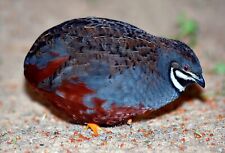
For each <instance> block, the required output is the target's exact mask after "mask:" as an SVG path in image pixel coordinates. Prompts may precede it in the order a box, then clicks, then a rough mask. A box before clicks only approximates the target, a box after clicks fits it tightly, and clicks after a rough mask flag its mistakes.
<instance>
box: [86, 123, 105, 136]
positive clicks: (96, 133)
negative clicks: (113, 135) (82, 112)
mask: <svg viewBox="0 0 225 153" xmlns="http://www.w3.org/2000/svg"><path fill="white" fill-rule="evenodd" d="M88 128H90V129H91V130H92V131H93V133H94V134H93V135H94V136H99V131H101V130H102V128H101V127H100V126H98V125H97V124H95V123H88V124H87V129H88Z"/></svg>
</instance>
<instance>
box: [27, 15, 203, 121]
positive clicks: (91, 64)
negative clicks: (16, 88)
mask: <svg viewBox="0 0 225 153" xmlns="http://www.w3.org/2000/svg"><path fill="white" fill-rule="evenodd" d="M24 74H25V77H26V79H27V80H28V82H29V83H30V84H31V85H32V86H33V87H34V88H35V89H36V90H37V91H38V93H40V94H41V95H44V97H46V99H48V100H49V101H50V102H52V103H53V104H55V106H57V107H59V108H60V109H61V110H62V112H63V113H66V114H67V115H69V116H70V117H71V118H72V119H73V121H74V122H75V123H80V124H85V123H90V122H92V123H96V124H99V125H116V124H121V123H124V122H126V121H127V120H128V119H131V118H133V117H135V116H136V115H140V114H143V113H145V112H146V111H149V110H156V109H159V108H160V107H162V106H164V105H166V104H168V103H170V102H172V101H173V100H175V99H176V98H177V97H178V96H179V95H180V93H181V92H182V91H184V90H185V88H186V87H187V86H188V85H189V84H192V83H197V84H199V85H200V86H202V87H204V86H205V82H204V79H203V76H202V68H201V65H200V63H199V60H198V58H197V57H196V55H195V54H194V52H193V51H192V49H191V48H189V47H188V46H187V45H186V44H184V43H182V42H180V41H177V40H171V39H165V38H161V37H155V36H153V35H150V34H148V33H146V32H145V31H143V30H141V29H139V28H137V27H135V26H133V25H130V24H128V23H124V22H121V21H116V20H111V19H105V18H96V17H88V18H80V19H74V20H70V21H67V22H64V23H62V24H60V25H57V26H55V27H53V28H51V29H49V30H47V31H45V32H44V33H43V34H41V36H39V38H38V39H37V40H36V41H35V43H34V44H33V46H32V48H31V49H30V51H29V53H28V54H27V56H26V58H25V62H24Z"/></svg>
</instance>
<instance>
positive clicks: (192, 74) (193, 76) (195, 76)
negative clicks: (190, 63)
mask: <svg viewBox="0 0 225 153" xmlns="http://www.w3.org/2000/svg"><path fill="white" fill-rule="evenodd" d="M185 72H186V73H188V74H190V75H191V76H192V78H195V79H197V80H199V77H198V76H197V75H195V74H194V73H191V72H188V71H185Z"/></svg>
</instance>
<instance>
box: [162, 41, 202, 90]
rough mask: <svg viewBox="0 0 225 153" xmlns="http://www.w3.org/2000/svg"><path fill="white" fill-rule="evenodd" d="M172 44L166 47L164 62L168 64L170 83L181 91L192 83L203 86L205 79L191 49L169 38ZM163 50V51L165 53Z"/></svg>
mask: <svg viewBox="0 0 225 153" xmlns="http://www.w3.org/2000/svg"><path fill="white" fill-rule="evenodd" d="M171 41H172V45H171V46H170V47H169V48H168V50H167V51H165V52H166V54H165V55H166V56H164V59H163V60H164V62H165V61H167V62H165V63H166V65H167V66H168V71H167V75H168V76H169V79H170V80H171V83H172V85H173V86H174V87H175V88H176V89H177V90H178V91H179V92H182V91H184V90H185V88H186V87H187V86H188V85H190V84H193V83H197V84H198V85H200V86H201V87H203V88H204V87H205V80H204V78H203V75H202V68H201V65H200V62H199V60H198V58H197V56H196V55H195V53H194V52H193V50H192V49H191V48H190V47H188V46H187V45H186V44H184V43H182V42H180V41H175V40H171ZM165 52H164V53H165ZM165 63H164V64H165Z"/></svg>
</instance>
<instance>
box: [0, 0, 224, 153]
mask: <svg viewBox="0 0 225 153" xmlns="http://www.w3.org/2000/svg"><path fill="white" fill-rule="evenodd" d="M87 16H98V17H104V18H112V19H117V20H122V21H125V22H128V23H131V24H133V25H135V26H137V27H139V28H141V29H144V30H145V31H147V32H149V33H151V34H153V35H157V36H162V37H167V38H174V39H179V40H181V41H184V42H186V43H187V44H189V45H190V46H191V47H192V48H193V49H194V51H195V53H196V54H197V56H198V57H199V59H200V61H201V64H202V66H203V71H204V76H205V79H206V89H205V90H204V93H203V96H204V97H206V98H208V99H209V101H208V102H206V103H207V104H206V105H207V106H205V104H202V103H201V102H198V101H197V102H196V104H195V103H194V104H195V105H194V106H193V104H192V106H189V104H186V105H188V106H184V108H189V107H190V111H192V113H194V112H195V111H199V108H202V107H204V108H205V109H204V111H205V112H199V113H200V114H199V113H197V114H198V115H200V116H203V118H202V120H197V121H196V120H194V119H196V118H192V120H191V121H190V124H191V123H192V122H193V123H196V124H194V125H195V127H194V128H193V127H190V129H192V131H193V130H194V131H195V130H196V129H197V128H198V127H202V126H203V125H206V123H205V121H207V120H208V121H210V123H209V125H208V124H207V126H206V127H205V129H198V130H200V131H204V130H214V132H215V133H214V136H215V138H214V140H211V141H209V142H208V141H206V140H205V139H206V137H204V140H202V141H195V140H196V138H195V137H191V136H190V139H189V141H188V142H189V143H187V145H190V146H191V147H187V146H185V143H181V144H178V145H175V146H174V148H172V150H174V149H175V150H178V151H179V149H180V145H182V144H183V145H184V147H183V148H181V150H182V149H183V150H186V151H190V152H192V151H193V150H195V149H196V148H197V150H202V151H209V152H210V151H212V152H223V151H225V150H224V148H225V145H224V142H225V129H224V125H225V121H224V117H225V113H224V112H225V107H224V104H225V17H224V16H225V1H224V0H179V1H177V0H170V1H166V0H64V1H60V0H39V1H31V0H0V152H1V151H6V152H7V151H9V152H11V151H13V150H17V149H20V151H26V149H27V150H28V151H29V148H30V147H28V146H29V145H31V146H32V147H35V146H36V145H37V146H38V147H37V146H36V149H39V151H43V150H42V149H43V148H44V149H47V150H49V151H50V152H51V151H53V150H52V149H58V150H56V151H59V150H60V149H62V148H63V147H62V146H60V144H62V142H63V143H64V145H65V146H66V144H67V143H68V144H67V145H68V148H70V147H71V146H70V145H69V144H70V142H67V141H64V139H63V138H62V137H60V136H58V137H59V138H60V139H61V141H60V139H57V141H54V142H52V141H50V138H49V137H47V138H46V137H44V138H43V135H42V134H40V133H38V132H39V130H40V129H42V130H43V131H44V130H45V128H46V127H47V128H50V129H49V131H50V132H49V133H50V135H51V131H52V129H61V130H63V129H67V130H68V131H70V133H69V134H68V133H64V134H62V135H63V136H64V137H67V136H68V135H71V131H74V129H76V128H77V129H80V127H76V126H75V125H72V124H69V123H66V122H63V121H59V122H57V119H55V118H56V117H55V116H54V115H52V114H51V113H50V112H49V111H48V109H47V108H45V107H43V106H42V105H40V104H39V103H38V102H34V100H32V99H31V98H30V97H29V95H28V94H27V93H26V91H25V89H24V84H25V83H24V82H25V80H24V76H23V60H24V57H25V55H26V54H27V52H28V51H29V49H30V47H31V46H32V44H33V43H34V41H35V40H36V39H37V37H38V36H39V35H40V34H41V33H42V32H44V31H45V30H47V29H49V28H50V27H52V26H55V25H57V24H60V23H62V22H64V21H66V20H70V19H73V18H80V17H87ZM190 105H191V104H190ZM202 105H204V106H202ZM182 107H183V106H182ZM190 111H187V112H185V113H187V114H184V115H187V116H190V115H191V114H190ZM193 111H194V112H193ZM201 113H202V114H201ZM43 114H44V115H46V114H47V115H46V116H48V117H46V116H43ZM194 114H196V112H195V113H194ZM192 115H193V114H192ZM212 117H217V118H215V119H214V118H212ZM43 118H44V119H43ZM197 118H198V117H197ZM218 118H219V120H217V119H218ZM42 119H43V120H47V121H48V122H44V123H43V122H42V123H40V120H42ZM161 120H162V119H161ZM167 120H170V117H169V116H168V118H167ZM153 121H154V120H153ZM153 121H149V122H150V123H152V122H153ZM155 122H156V125H159V124H160V123H158V122H157V120H156V121H155ZM160 122H161V121H160ZM165 122H166V120H165ZM175 122H176V121H175ZM50 123H51V125H50ZM147 123H148V122H147ZM147 123H140V124H147ZM162 123H163V122H162ZM188 123H189V122H188ZM203 123H204V124H203ZM154 124H155V123H152V126H151V127H154ZM179 124H180V123H179ZM34 125H35V126H36V128H37V127H38V128H39V130H38V129H36V130H34V129H33V130H31V129H32V128H34ZM148 125H149V124H148ZM212 125H214V126H212ZM222 125H223V126H222ZM136 126H137V128H138V127H139V126H142V125H136ZM143 126H144V125H143ZM145 126H147V125H145ZM168 126H169V125H168ZM51 128H52V129H51ZM126 128H128V127H126ZM217 128H219V130H216V131H215V129H217ZM29 129H30V131H29ZM128 129H129V128H128ZM153 129H154V128H153ZM156 129H158V128H157V126H156ZM21 130H22V132H21ZM112 130H117V131H114V133H116V132H118V133H122V131H121V129H120V127H118V128H117V129H112ZM24 131H25V132H24ZM34 131H35V133H33V132H34ZM40 131H41V130H40ZM23 132H24V133H23ZM10 133H11V134H10ZM61 133H63V132H61ZM189 134H190V135H192V134H191V133H189ZM197 134H199V132H198V131H197ZM29 135H33V136H34V135H35V137H38V138H37V139H38V140H36V139H35V140H36V141H37V142H36V141H35V143H34V141H33V137H32V136H29ZM199 135H200V136H201V137H203V134H202V133H200V134H199ZM117 136H118V135H116V136H114V138H115V140H114V139H113V140H111V142H114V141H115V143H114V144H115V145H117V143H118V141H116V138H117V139H118V137H119V138H120V136H118V137H117ZM135 136H136V135H132V134H131V137H135ZM192 138H193V140H192ZM31 139H32V142H31V141H29V144H28V143H26V142H28V140H31ZM148 139H150V140H151V138H148ZM25 140H26V141H25ZM126 140H127V143H128V144H130V145H128V146H129V147H127V148H126V147H125V151H126V149H128V150H129V149H131V150H132V149H134V146H136V147H137V148H136V149H137V150H139V151H140V149H143V148H144V147H146V146H147V145H145V144H143V141H141V140H143V139H139V140H140V141H139V140H137V141H136V142H139V145H134V144H133V143H135V142H132V143H129V142H130V139H126ZM167 140H168V139H166V138H163V136H162V139H160V141H161V142H164V146H163V145H162V146H161V150H163V147H165V144H167V143H168V142H167ZM182 140H183V139H182ZM39 141H43V142H42V143H46V144H48V145H50V146H51V145H56V146H57V147H58V148H57V147H56V148H49V146H48V145H46V144H45V145H39V144H40V143H41V142H39ZM98 141H100V140H96V143H97V142H98ZM124 141H125V139H124ZM160 141H159V142H158V143H159V144H160V143H161V142H160ZM171 141H172V139H171ZM171 141H170V140H169V142H171ZM179 142H181V141H179V140H178V141H176V142H175V143H179ZM99 143H100V142H99ZM141 144H142V145H143V146H144V147H143V146H140V145H141ZM171 144H172V143H171ZM213 144H214V145H213ZM73 146H74V145H73ZM118 146H119V144H118ZM125 146H126V145H125ZM156 146H157V143H155V144H151V147H150V150H151V149H155V148H157V147H156ZM32 147H31V148H30V149H31V151H32V150H33V149H34V148H32ZM41 147H42V148H41ZM79 147H80V148H79ZM98 147H99V146H98V145H97V148H98ZM111 147H113V144H111ZM25 148H26V149H25ZM77 148H78V150H79V149H80V150H79V151H81V152H82V151H83V150H82V148H89V149H96V145H94V146H93V144H92V145H91V146H89V144H88V142H85V143H82V144H79V145H78V147H77ZM109 148H110V145H109V146H108V149H109ZM159 148H160V147H159ZM64 149H65V148H64ZM105 149H106V150H104V149H103V150H102V151H103V152H104V151H110V149H109V150H107V146H106V148H105ZM147 149H149V148H147ZM204 149H205V150H204ZM62 150H63V149H62ZM134 150H135V149H134ZM86 151H87V150H86ZM142 151H143V150H142Z"/></svg>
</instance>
